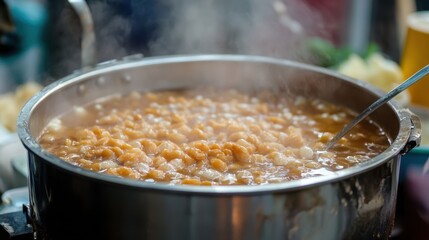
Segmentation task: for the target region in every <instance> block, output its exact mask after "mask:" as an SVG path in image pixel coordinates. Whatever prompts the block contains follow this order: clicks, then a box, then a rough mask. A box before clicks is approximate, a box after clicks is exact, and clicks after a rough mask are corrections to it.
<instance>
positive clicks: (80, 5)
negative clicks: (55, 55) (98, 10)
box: [68, 0, 96, 69]
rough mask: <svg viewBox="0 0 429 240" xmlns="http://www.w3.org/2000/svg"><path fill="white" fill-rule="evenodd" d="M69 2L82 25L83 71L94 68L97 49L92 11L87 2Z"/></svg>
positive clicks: (80, 0)
mask: <svg viewBox="0 0 429 240" xmlns="http://www.w3.org/2000/svg"><path fill="white" fill-rule="evenodd" d="M68 2H69V3H70V5H71V6H72V8H73V10H74V11H75V12H76V14H77V16H78V17H79V21H80V25H81V27H82V42H81V48H82V49H81V61H82V62H81V64H82V69H87V68H91V67H94V66H95V64H96V47H95V33H94V21H93V20H92V15H91V11H90V9H89V7H88V4H87V3H86V1H85V0H68Z"/></svg>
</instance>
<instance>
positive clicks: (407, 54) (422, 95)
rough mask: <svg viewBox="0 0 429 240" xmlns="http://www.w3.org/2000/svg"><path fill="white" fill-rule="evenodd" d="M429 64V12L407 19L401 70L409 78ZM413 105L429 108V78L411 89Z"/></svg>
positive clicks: (415, 14)
mask: <svg viewBox="0 0 429 240" xmlns="http://www.w3.org/2000/svg"><path fill="white" fill-rule="evenodd" d="M427 64H429V11H421V12H415V13H412V14H411V15H410V16H408V19H407V34H406V38H405V44H404V47H403V50H402V58H401V68H402V71H403V74H404V78H405V79H406V78H408V77H410V76H411V75H413V74H414V73H415V72H417V71H418V70H419V69H420V68H422V67H424V66H426V65H427ZM409 92H410V97H411V103H412V104H414V105H419V106H422V107H426V108H429V76H426V77H424V78H423V79H421V80H420V81H419V82H417V83H416V84H414V85H413V86H411V87H410V88H409Z"/></svg>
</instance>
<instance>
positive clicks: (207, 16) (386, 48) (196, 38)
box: [0, 0, 429, 92]
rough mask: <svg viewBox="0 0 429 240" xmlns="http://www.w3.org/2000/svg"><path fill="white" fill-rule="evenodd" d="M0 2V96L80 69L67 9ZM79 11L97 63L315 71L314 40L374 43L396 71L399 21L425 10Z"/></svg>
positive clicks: (94, 5)
mask: <svg viewBox="0 0 429 240" xmlns="http://www.w3.org/2000/svg"><path fill="white" fill-rule="evenodd" d="M1 1H2V2H5V4H2V5H0V6H1V8H2V18H4V16H5V14H6V13H5V11H6V10H9V14H10V17H11V23H10V24H11V25H13V30H8V29H7V27H6V28H5V29H3V30H2V32H1V34H2V38H1V49H0V77H1V80H2V81H1V85H0V92H5V91H9V90H11V89H13V87H15V86H16V85H17V84H22V83H23V82H26V81H30V80H35V81H38V82H40V83H43V84H45V83H47V82H50V81H52V80H54V79H58V78H60V77H63V76H65V75H67V74H70V73H71V72H73V70H76V69H79V68H80V67H81V66H80V39H81V34H80V25H79V22H78V19H77V16H76V15H75V14H74V12H73V11H72V9H71V8H70V6H69V5H68V3H67V1H65V0H56V1H47V0H1ZM87 2H88V4H89V5H90V9H91V12H92V14H93V18H94V21H95V31H96V38H97V50H98V51H97V52H98V55H97V59H98V61H99V62H102V61H106V60H110V59H117V58H122V57H123V56H126V55H130V54H135V53H143V54H144V55H145V56H154V55H170V54H194V53H233V54H236V53H238V54H257V55H267V56H274V57H280V58H288V59H293V60H298V61H303V62H310V63H315V59H312V56H311V54H310V55H308V54H306V52H305V51H306V50H308V49H306V46H304V44H303V42H304V41H306V40H308V39H310V38H315V37H320V38H322V39H324V40H326V41H328V42H329V43H332V44H333V45H334V46H335V47H347V48H350V49H351V50H353V51H354V52H356V53H363V52H364V51H366V50H367V48H368V46H369V45H370V44H371V43H375V44H377V46H379V48H380V50H381V52H382V53H383V54H385V55H386V56H388V57H389V58H390V59H392V60H394V61H396V62H398V61H399V57H400V52H401V43H402V39H403V35H404V29H405V23H404V21H405V16H406V15H407V13H409V12H412V11H416V10H425V9H428V8H429V2H428V1H425V0H417V1H414V0H406V1H394V0H377V1H372V0H334V1H332V0H283V1H257V0H248V1H241V0H218V1H213V0H206V1H191V0H176V1H171V0H157V1H156V0H145V1H140V0H89V1H87ZM279 3H282V4H280V5H279ZM282 5H283V6H282ZM283 7H285V8H284V9H283ZM5 8H7V9H5ZM3 25H5V24H3ZM10 29H11V28H10ZM7 32H13V33H14V34H6V33H7ZM296 46H300V48H299V49H300V51H297V50H296Z"/></svg>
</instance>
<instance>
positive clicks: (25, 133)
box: [17, 55, 412, 195]
mask: <svg viewBox="0 0 429 240" xmlns="http://www.w3.org/2000/svg"><path fill="white" fill-rule="evenodd" d="M200 61H213V62H216V61H235V62H260V63H267V64H274V65H284V66H292V67H295V68H300V69H304V70H309V71H313V72H317V73H321V74H324V75H329V76H333V77H336V78H340V79H342V80H344V81H348V82H351V83H352V84H355V85H358V86H359V87H362V88H365V89H367V90H369V91H370V92H372V93H374V94H376V95H377V96H381V95H382V94H383V92H382V91H381V90H379V89H377V88H375V87H374V86H372V85H370V84H368V83H366V82H364V81H360V80H355V79H352V78H349V77H347V76H344V75H342V74H339V73H336V72H334V71H332V70H329V69H325V68H321V67H317V66H313V65H309V64H305V63H299V62H295V61H291V60H285V59H277V58H271V57H262V56H251V55H178V56H162V57H148V58H145V59H134V58H132V59H124V60H123V61H119V62H118V61H109V62H107V63H104V64H99V65H97V66H96V67H95V68H93V69H83V70H81V71H77V72H75V73H73V74H71V75H69V76H66V77H64V78H61V79H59V80H57V81H55V82H53V83H51V84H50V85H48V86H46V87H45V88H44V89H42V90H41V91H40V92H39V93H37V94H36V95H35V96H33V97H32V98H31V99H30V100H29V101H28V102H27V103H26V104H25V105H24V107H23V108H22V110H21V113H20V115H19V117H18V120H17V133H18V136H19V138H20V139H21V141H22V143H23V144H24V146H25V148H26V149H27V150H28V151H29V154H35V155H37V156H38V157H40V158H41V159H43V160H44V161H46V162H48V163H49V164H51V165H54V166H56V167H59V168H60V169H62V170H64V171H67V172H69V173H72V174H75V175H79V176H81V177H85V178H88V179H91V180H93V181H102V182H106V183H109V184H114V185H121V187H131V188H139V189H148V190H155V191H168V192H181V193H201V194H215V195H222V194H228V195H230V194H234V195H235V194H255V193H260V194H262V193H265V192H278V191H282V192H284V191H292V190H299V189H304V188H309V187H313V186H317V185H323V184H328V183H332V182H337V181H340V180H343V179H345V178H350V177H352V176H355V175H358V174H361V173H364V172H367V171H369V170H371V169H374V168H376V167H378V166H380V165H382V164H384V163H386V162H387V161H389V160H390V159H392V158H393V157H395V156H396V155H399V154H400V151H401V150H402V149H403V148H404V146H405V144H406V143H407V141H408V138H409V136H410V134H411V129H412V124H411V120H410V113H409V112H408V111H401V110H400V109H401V108H400V107H399V105H398V104H397V103H396V102H395V101H389V102H388V103H387V104H388V105H389V107H390V108H392V109H393V110H394V111H395V113H396V114H397V116H398V120H399V124H400V128H399V133H398V135H397V137H396V138H395V139H394V140H393V142H392V143H391V144H390V146H389V147H388V148H387V149H386V150H385V151H384V152H382V153H381V154H379V155H377V156H376V157H374V158H371V159H369V160H368V161H365V162H364V163H361V164H359V165H357V166H353V167H350V168H346V169H343V170H339V171H337V172H334V173H333V174H332V175H328V176H314V177H308V178H303V179H299V180H292V181H288V182H283V183H272V184H265V185H256V186H248V185H234V186H193V185H171V184H168V183H148V182H144V181H139V180H132V179H126V178H120V177H116V176H112V175H108V174H100V173H97V172H93V171H90V170H86V169H83V168H81V167H78V166H74V165H72V164H69V163H67V162H66V161H64V160H61V159H60V158H58V157H56V156H54V155H52V154H50V153H48V152H47V151H45V150H43V149H42V148H41V146H40V145H39V144H38V143H37V141H36V139H35V138H33V137H32V135H31V133H30V129H29V120H30V117H31V115H32V113H33V111H34V109H35V107H36V106H37V105H38V104H40V102H41V101H42V100H43V99H44V98H45V97H46V96H48V95H49V94H50V93H52V92H54V91H56V90H57V89H60V88H62V87H65V86H66V85H68V84H70V83H72V82H75V81H79V80H82V79H86V78H89V77H91V76H96V75H98V74H100V73H104V74H105V73H108V72H111V71H117V70H121V69H130V68H134V67H142V66H148V65H157V64H166V63H181V62H182V63H183V62H200ZM29 161H30V160H29Z"/></svg>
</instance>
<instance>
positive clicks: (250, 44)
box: [149, 0, 323, 60]
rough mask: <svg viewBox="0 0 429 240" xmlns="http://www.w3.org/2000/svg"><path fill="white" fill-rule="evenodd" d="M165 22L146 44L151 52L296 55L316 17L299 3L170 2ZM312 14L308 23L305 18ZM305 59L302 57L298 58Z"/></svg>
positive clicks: (316, 30)
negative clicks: (154, 36) (167, 17)
mask: <svg viewBox="0 0 429 240" xmlns="http://www.w3.org/2000/svg"><path fill="white" fill-rule="evenodd" d="M168 8H169V9H171V14H170V16H169V21H167V22H166V24H163V25H161V26H160V29H159V31H158V33H157V35H158V37H157V38H156V39H155V40H153V41H152V42H150V45H149V49H150V52H151V54H153V55H164V54H194V53H238V54H252V55H265V56H274V57H282V58H289V59H299V58H302V57H303V56H304V55H305V54H302V52H300V51H302V50H303V49H302V46H301V45H300V44H301V43H302V42H303V41H304V38H305V37H308V36H311V35H315V34H317V35H320V34H321V33H323V26H321V25H320V24H315V23H319V22H320V20H321V19H320V16H319V15H318V14H317V12H316V11H313V10H312V9H310V8H309V7H308V5H306V3H305V2H303V1H298V0H285V1H261V0H250V1H228V0H221V1H219V0H217V1H215V0H205V1H192V3H191V2H190V1H170V2H169V3H168ZM310 18H311V21H309V20H308V19H310ZM299 60H304V59H299Z"/></svg>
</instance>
